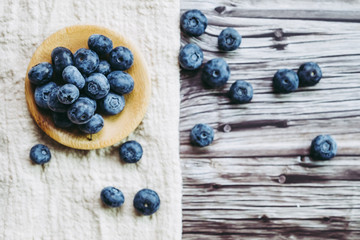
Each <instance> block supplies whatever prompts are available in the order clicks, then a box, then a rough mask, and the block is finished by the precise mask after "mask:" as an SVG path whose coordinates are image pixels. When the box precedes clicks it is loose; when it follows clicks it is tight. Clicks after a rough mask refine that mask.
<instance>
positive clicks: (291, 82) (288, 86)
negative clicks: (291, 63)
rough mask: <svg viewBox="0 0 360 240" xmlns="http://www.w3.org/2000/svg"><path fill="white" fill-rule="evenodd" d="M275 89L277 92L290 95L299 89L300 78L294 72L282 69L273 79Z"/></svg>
mask: <svg viewBox="0 0 360 240" xmlns="http://www.w3.org/2000/svg"><path fill="white" fill-rule="evenodd" d="M272 81H273V87H274V90H275V91H276V92H279V93H290V92H293V91H295V90H296V89H297V88H298V87H299V78H298V76H297V75H296V73H295V72H294V71H293V70H290V69H280V70H278V71H277V72H276V73H275V75H274V77H273V80H272Z"/></svg>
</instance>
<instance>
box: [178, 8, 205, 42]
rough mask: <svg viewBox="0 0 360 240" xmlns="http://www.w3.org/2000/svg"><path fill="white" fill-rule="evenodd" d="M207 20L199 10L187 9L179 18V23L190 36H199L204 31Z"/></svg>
mask: <svg viewBox="0 0 360 240" xmlns="http://www.w3.org/2000/svg"><path fill="white" fill-rule="evenodd" d="M207 24H208V20H207V18H206V16H205V15H204V14H203V13H202V12H201V11H199V10H197V9H193V10H189V11H187V12H185V13H183V15H182V16H181V18H180V25H181V29H182V30H183V32H185V33H186V34H188V35H190V36H194V37H197V36H200V35H201V34H203V33H204V32H205V29H206V27H207Z"/></svg>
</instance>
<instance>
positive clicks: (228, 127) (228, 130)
mask: <svg viewBox="0 0 360 240" xmlns="http://www.w3.org/2000/svg"><path fill="white" fill-rule="evenodd" d="M223 131H224V132H226V133H228V132H230V131H231V126H230V125H229V124H225V125H224V127H223Z"/></svg>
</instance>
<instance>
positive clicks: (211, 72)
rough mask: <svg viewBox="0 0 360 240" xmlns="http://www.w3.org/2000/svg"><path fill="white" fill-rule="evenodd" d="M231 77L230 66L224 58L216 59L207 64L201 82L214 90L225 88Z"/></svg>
mask: <svg viewBox="0 0 360 240" xmlns="http://www.w3.org/2000/svg"><path fill="white" fill-rule="evenodd" d="M229 77H230V69H229V66H228V64H227V63H226V62H225V60H224V59H222V58H214V59H212V60H210V61H208V62H207V63H205V65H204V68H203V70H202V74H201V80H202V81H203V82H205V83H206V84H207V85H209V86H210V87H212V88H216V87H220V86H223V85H224V84H225V83H226V82H227V81H228V80H229Z"/></svg>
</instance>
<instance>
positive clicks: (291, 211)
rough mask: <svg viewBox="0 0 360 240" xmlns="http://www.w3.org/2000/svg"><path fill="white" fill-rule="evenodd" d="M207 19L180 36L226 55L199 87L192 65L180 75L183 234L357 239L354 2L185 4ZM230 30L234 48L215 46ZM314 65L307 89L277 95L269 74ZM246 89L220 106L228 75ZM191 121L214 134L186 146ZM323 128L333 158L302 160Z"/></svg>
mask: <svg viewBox="0 0 360 240" xmlns="http://www.w3.org/2000/svg"><path fill="white" fill-rule="evenodd" d="M181 6H182V12H184V11H186V10H188V9H193V8H197V9H200V10H201V11H203V12H204V14H205V15H206V16H207V18H208V20H209V25H208V27H207V29H206V33H205V34H204V35H202V36H200V37H198V38H188V37H186V36H182V44H186V43H188V42H193V43H196V44H198V45H199V46H200V47H201V48H202V49H203V51H204V55H205V61H208V60H210V59H212V58H215V57H223V58H225V59H226V61H227V62H228V63H229V66H230V69H231V78H230V80H229V82H228V83H227V84H226V86H225V87H224V88H220V89H208V88H205V87H204V86H203V85H202V84H201V81H200V73H201V71H197V72H188V71H182V72H181V99H182V100H181V119H180V130H181V139H180V140H181V162H182V170H183V187H184V189H183V239H311V240H312V239H356V240H358V239H360V2H359V1H313V0H312V1H309V0H307V1H265V0H259V1H230V0H220V1H217V0H207V1H201V0H182V3H181ZM228 26H231V27H234V28H236V29H237V30H238V31H239V32H240V34H241V35H242V36H243V42H242V44H241V48H240V49H238V50H236V51H235V52H229V53H221V52H219V50H218V49H217V35H218V34H219V33H220V31H221V30H222V29H224V28H225V27H228ZM307 61H315V62H317V63H318V64H319V65H320V67H321V68H322V70H323V79H322V80H321V82H320V83H319V84H318V85H316V86H314V87H307V88H300V89H298V90H297V91H296V92H294V93H291V94H283V95H280V94H274V93H273V89H272V84H271V79H272V76H273V75H274V73H275V72H276V70H278V69H280V68H290V69H294V70H296V69H297V68H298V67H299V66H300V64H301V63H303V62H307ZM238 79H242V80H246V81H249V82H250V83H251V84H252V85H253V87H254V98H253V101H252V102H251V103H249V104H246V105H234V104H230V103H229V99H228V98H227V97H226V92H227V91H228V89H229V87H230V85H231V83H233V82H234V81H235V80H238ZM197 123H208V124H210V125H211V126H212V127H214V129H215V141H214V142H213V144H212V145H211V146H209V147H206V148H196V147H192V146H191V145H190V142H189V131H190V129H191V128H192V127H193V126H194V125H195V124H197ZM324 133H326V134H331V135H332V136H333V137H334V138H335V139H336V141H337V143H338V148H339V149H338V155H337V156H336V157H335V158H334V159H333V160H330V161H324V162H312V161H311V160H310V159H309V158H308V154H309V146H310V143H311V140H312V139H313V138H314V137H315V136H317V135H319V134H324Z"/></svg>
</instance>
